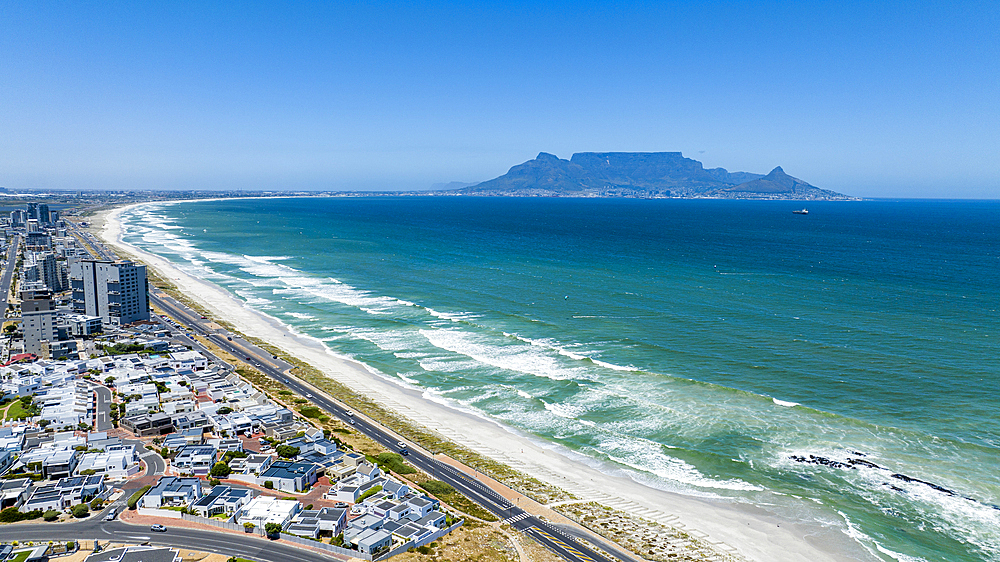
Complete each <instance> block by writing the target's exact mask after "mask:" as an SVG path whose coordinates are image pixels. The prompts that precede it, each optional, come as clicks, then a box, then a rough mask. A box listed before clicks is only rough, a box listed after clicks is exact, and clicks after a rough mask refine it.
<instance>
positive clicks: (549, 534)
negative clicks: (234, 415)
mask: <svg viewBox="0 0 1000 562" xmlns="http://www.w3.org/2000/svg"><path fill="white" fill-rule="evenodd" d="M79 232H80V234H81V236H84V237H86V239H87V241H88V242H89V243H90V244H91V246H92V247H93V248H94V249H95V250H96V251H97V252H98V253H100V254H101V257H102V258H104V259H115V256H114V254H112V253H111V252H110V251H108V250H107V249H106V248H105V247H104V245H103V244H102V243H101V242H100V241H98V240H97V239H96V238H95V237H94V236H92V235H90V234H89V233H87V232H82V231H79ZM149 302H150V304H151V305H154V306H156V307H158V308H159V309H160V310H163V311H164V312H166V313H167V314H168V315H170V316H171V317H172V318H173V319H174V320H176V321H177V322H178V323H180V324H181V325H183V326H186V327H187V329H188V330H190V331H192V332H194V333H195V334H198V335H201V336H203V337H205V338H206V339H207V340H209V341H210V342H211V343H213V344H214V345H216V346H218V347H219V348H221V349H223V350H225V351H226V352H228V353H231V354H233V355H234V356H236V357H239V358H241V359H243V360H245V361H247V362H248V363H251V364H252V365H254V366H255V367H256V368H257V369H258V370H260V371H261V372H262V373H264V374H265V375H267V376H268V377H270V378H272V379H275V380H277V381H279V382H281V383H282V384H284V385H285V386H287V387H288V388H289V389H291V390H293V391H295V392H297V393H298V394H300V395H302V396H308V397H309V399H310V400H311V401H312V402H313V403H314V404H316V405H317V406H319V407H320V408H321V409H323V410H325V411H326V412H327V413H329V414H331V415H333V416H336V417H338V418H340V419H341V420H344V421H345V422H347V423H349V424H350V423H351V422H352V421H353V424H352V425H351V427H352V428H353V429H355V430H357V431H359V432H361V433H363V434H365V435H366V436H368V437H369V438H371V439H372V440H374V441H376V442H378V443H379V444H381V445H383V446H384V447H386V448H387V449H388V450H390V451H397V450H399V449H400V447H399V446H398V445H397V443H398V442H400V441H405V440H404V439H402V438H401V437H399V436H398V435H395V434H393V433H391V432H390V431H389V430H387V429H386V428H384V427H382V426H381V425H378V424H375V423H372V422H369V421H368V420H366V419H364V418H363V417H362V416H354V415H353V414H354V412H353V411H351V410H350V409H349V408H346V407H345V406H343V405H341V404H340V403H338V402H336V401H334V400H333V399H331V398H328V397H327V396H326V395H324V394H322V393H320V392H318V391H317V390H316V389H314V388H313V387H312V386H311V385H308V384H306V383H304V382H302V381H300V380H298V379H296V378H295V377H292V376H290V375H287V374H286V373H285V371H286V370H288V369H289V368H290V367H291V366H290V365H288V364H287V363H285V362H283V361H280V360H277V359H274V358H273V357H272V356H271V354H270V353H268V352H266V351H264V350H262V349H259V348H257V347H256V346H253V345H252V344H249V343H247V342H245V341H230V340H229V339H228V336H226V335H223V334H220V333H219V332H218V331H217V329H215V328H214V327H211V326H209V324H210V322H209V320H207V319H205V318H202V317H201V315H200V314H198V313H197V312H195V311H193V310H191V309H190V308H188V307H187V306H186V305H184V304H182V303H180V302H178V301H176V300H175V299H173V298H171V297H168V296H159V295H155V294H153V293H152V292H151V293H150V295H149ZM188 339H189V340H190V342H191V345H192V347H194V348H196V349H198V350H199V351H202V352H205V353H209V354H210V355H211V352H209V350H208V349H206V348H205V347H204V346H203V345H201V343H200V342H198V340H196V339H195V338H191V337H189V338H188ZM407 449H408V450H409V455H408V456H407V457H406V460H407V462H409V463H410V464H412V465H414V466H416V467H417V468H419V469H421V470H423V471H424V472H426V473H427V474H429V475H431V476H432V477H433V478H435V479H437V480H441V481H442V482H446V483H448V484H449V485H451V486H452V487H453V488H455V489H456V490H457V491H458V492H459V493H461V494H462V495H464V496H466V497H468V498H469V499H471V500H472V501H474V502H476V503H478V504H479V505H481V506H482V507H483V508H485V509H487V510H489V511H490V512H492V513H493V514H494V515H496V516H497V517H499V518H501V519H504V520H507V521H508V522H509V523H510V524H511V526H513V527H514V528H515V529H517V530H519V531H522V532H524V533H525V534H528V535H530V536H531V537H532V538H534V539H535V540H537V541H538V542H539V543H541V544H542V545H544V546H546V547H547V548H549V549H550V550H552V551H553V552H555V553H556V554H558V555H559V556H561V557H562V558H564V559H566V560H569V561H570V562H612V561H611V560H610V559H608V558H607V557H605V556H603V555H601V554H598V553H596V552H594V551H593V550H591V549H589V548H587V547H585V546H583V545H582V544H580V543H579V542H577V541H576V540H575V539H574V538H573V537H572V536H570V534H569V533H566V532H565V531H563V530H562V529H560V528H558V527H556V526H555V525H552V524H550V523H548V522H545V521H543V520H541V519H539V518H538V517H536V516H534V515H531V514H530V513H528V512H526V511H524V510H522V509H521V508H519V507H518V506H516V505H514V504H513V503H511V502H510V501H508V500H507V499H506V498H504V497H502V496H500V495H499V494H497V493H496V492H494V491H493V490H492V489H490V488H489V487H488V486H486V485H485V484H483V483H482V482H479V481H478V480H477V479H476V478H474V477H472V476H469V475H468V474H466V473H464V472H462V471H460V470H458V469H456V468H454V467H452V466H451V465H448V464H445V463H442V462H440V461H438V460H436V459H434V458H433V457H431V456H430V455H429V454H425V453H424V452H423V451H422V450H420V449H419V448H415V447H412V446H409V447H407ZM161 460H162V459H161ZM0 536H2V535H0Z"/></svg>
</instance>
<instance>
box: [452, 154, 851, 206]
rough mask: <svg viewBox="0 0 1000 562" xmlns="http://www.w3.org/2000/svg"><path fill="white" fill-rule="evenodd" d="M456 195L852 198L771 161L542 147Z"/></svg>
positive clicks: (457, 191) (456, 191) (458, 191)
mask: <svg viewBox="0 0 1000 562" xmlns="http://www.w3.org/2000/svg"><path fill="white" fill-rule="evenodd" d="M453 193H455V194H459V195H487V196H520V197H524V196H536V197H537V196H541V197H679V198H719V199H800V200H840V199H852V198H851V197H848V196H846V195H843V194H840V193H836V192H834V191H829V190H826V189H820V188H818V187H815V186H813V185H811V184H809V183H807V182H805V181H803V180H800V179H798V178H794V177H792V176H789V175H788V174H786V173H785V171H784V170H782V169H781V167H780V166H779V167H776V168H775V169H773V170H771V172H770V173H768V174H767V175H764V174H756V173H752V172H730V171H728V170H726V169H725V168H711V169H705V167H704V166H703V165H702V163H701V162H699V161H697V160H693V159H691V158H685V157H684V156H683V155H682V154H681V153H680V152H578V153H576V154H574V155H573V156H572V157H571V158H570V159H569V160H564V159H561V158H559V157H557V156H555V155H553V154H548V153H546V152H541V153H539V154H538V156H537V157H536V158H535V159H533V160H528V161H527V162H525V163H523V164H518V165H517V166H514V167H512V168H511V169H510V170H509V171H508V172H507V173H506V174H504V175H502V176H500V177H498V178H494V179H492V180H488V181H484V182H482V183H478V184H476V185H472V186H469V187H464V188H462V189H458V190H455V191H454V192H453Z"/></svg>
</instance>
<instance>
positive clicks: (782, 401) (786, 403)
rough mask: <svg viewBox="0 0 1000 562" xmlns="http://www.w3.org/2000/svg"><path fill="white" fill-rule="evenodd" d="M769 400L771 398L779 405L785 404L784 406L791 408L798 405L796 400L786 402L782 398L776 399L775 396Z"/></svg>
mask: <svg viewBox="0 0 1000 562" xmlns="http://www.w3.org/2000/svg"><path fill="white" fill-rule="evenodd" d="M771 400H773V401H774V403H775V404H777V405H779V406H785V407H786V408H791V407H793V406H799V405H800V404H799V403H798V402H786V401H784V400H778V399H777V398H771Z"/></svg>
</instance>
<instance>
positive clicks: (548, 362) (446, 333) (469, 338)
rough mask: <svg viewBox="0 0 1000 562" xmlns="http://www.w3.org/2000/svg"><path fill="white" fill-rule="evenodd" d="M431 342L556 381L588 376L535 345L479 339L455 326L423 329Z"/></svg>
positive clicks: (423, 332) (439, 346) (471, 356)
mask: <svg viewBox="0 0 1000 562" xmlns="http://www.w3.org/2000/svg"><path fill="white" fill-rule="evenodd" d="M420 334H421V335H423V336H424V337H425V338H427V341H428V342H430V343H431V345H433V346H435V347H438V348H441V349H444V350H447V351H451V352H452V353H458V354H460V355H465V356H467V357H470V358H472V359H475V360H476V361H479V362H480V363H483V364H486V365H491V366H493V367H497V368H500V369H505V370H509V371H516V372H520V373H526V374H530V375H535V376H537V377H545V378H548V379H552V380H575V379H580V378H586V377H587V373H586V372H585V371H584V370H583V369H580V368H567V367H563V366H562V365H560V364H559V362H558V361H556V360H555V359H554V358H553V357H551V356H548V355H546V354H544V353H538V352H537V351H535V350H533V349H532V348H531V346H525V345H517V344H513V345H495V344H492V343H486V342H482V341H478V340H479V338H478V337H477V335H475V334H472V333H470V332H464V331H461V330H453V329H439V330H420Z"/></svg>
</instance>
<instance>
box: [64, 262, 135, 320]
mask: <svg viewBox="0 0 1000 562" xmlns="http://www.w3.org/2000/svg"><path fill="white" fill-rule="evenodd" d="M70 285H72V288H73V309H74V311H76V312H78V313H81V314H86V315H88V316H100V317H101V320H103V321H104V323H105V324H118V325H120V324H131V323H132V322H137V321H139V320H149V300H148V298H147V291H148V285H147V283H146V266H144V265H136V264H134V263H132V262H130V261H117V262H112V261H103V260H81V261H78V262H75V263H74V264H73V265H72V268H71V270H70Z"/></svg>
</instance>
